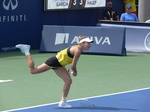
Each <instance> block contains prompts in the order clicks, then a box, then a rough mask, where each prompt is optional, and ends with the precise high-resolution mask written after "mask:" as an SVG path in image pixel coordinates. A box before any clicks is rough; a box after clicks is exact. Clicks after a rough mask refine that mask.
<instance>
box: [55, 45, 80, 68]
mask: <svg viewBox="0 0 150 112" xmlns="http://www.w3.org/2000/svg"><path fill="white" fill-rule="evenodd" d="M75 46H80V45H75ZM71 47H72V46H71ZM71 47H68V48H66V49H64V50H62V51H60V52H58V53H57V55H58V57H59V60H58V61H59V63H60V64H61V65H62V66H66V65H68V64H71V63H72V60H73V55H72V54H71V53H70V48H71Z"/></svg>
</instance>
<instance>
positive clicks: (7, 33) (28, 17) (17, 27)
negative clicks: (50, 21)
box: [0, 0, 43, 52]
mask: <svg viewBox="0 0 150 112" xmlns="http://www.w3.org/2000/svg"><path fill="white" fill-rule="evenodd" d="M41 3H42V1H37V0H32V2H31V1H30V0H0V11H1V13H0V52H7V51H14V50H16V48H15V45H16V44H19V43H24V44H31V45H32V48H33V49H38V48H39V44H40V39H41V32H42V25H43V24H42V10H40V9H39V7H37V6H38V5H39V6H41ZM32 9H34V10H32ZM41 9H42V6H41ZM37 18H38V19H37ZM35 40H36V42H35Z"/></svg>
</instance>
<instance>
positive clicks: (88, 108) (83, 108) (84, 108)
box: [55, 106, 138, 111]
mask: <svg viewBox="0 0 150 112" xmlns="http://www.w3.org/2000/svg"><path fill="white" fill-rule="evenodd" d="M55 109H56V110H57V109H63V108H55ZM73 109H75V110H78V111H79V110H93V111H94V110H111V111H119V110H131V111H138V110H137V109H129V108H116V107H98V106H93V107H72V108H68V109H67V110H73ZM64 110H66V109H64Z"/></svg>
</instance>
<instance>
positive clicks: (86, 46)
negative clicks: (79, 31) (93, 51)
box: [83, 42, 91, 50]
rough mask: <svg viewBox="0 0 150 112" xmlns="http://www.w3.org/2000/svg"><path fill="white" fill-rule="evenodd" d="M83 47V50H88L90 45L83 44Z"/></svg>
mask: <svg viewBox="0 0 150 112" xmlns="http://www.w3.org/2000/svg"><path fill="white" fill-rule="evenodd" d="M83 47H84V50H89V48H90V47H91V43H90V42H84V43H83Z"/></svg>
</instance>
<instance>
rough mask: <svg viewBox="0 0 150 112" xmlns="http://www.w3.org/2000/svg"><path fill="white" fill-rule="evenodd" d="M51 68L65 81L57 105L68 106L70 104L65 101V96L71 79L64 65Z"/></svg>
mask: <svg viewBox="0 0 150 112" xmlns="http://www.w3.org/2000/svg"><path fill="white" fill-rule="evenodd" d="M53 70H54V71H55V73H56V74H57V75H58V76H59V77H60V78H61V79H62V80H63V81H64V82H65V84H64V87H63V93H62V100H61V101H60V103H59V107H64V108H70V107H71V105H69V104H68V103H67V102H66V98H67V96H68V93H69V90H70V86H71V83H72V79H71V77H70V75H69V73H68V72H67V70H66V68H65V67H60V68H57V69H53Z"/></svg>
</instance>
